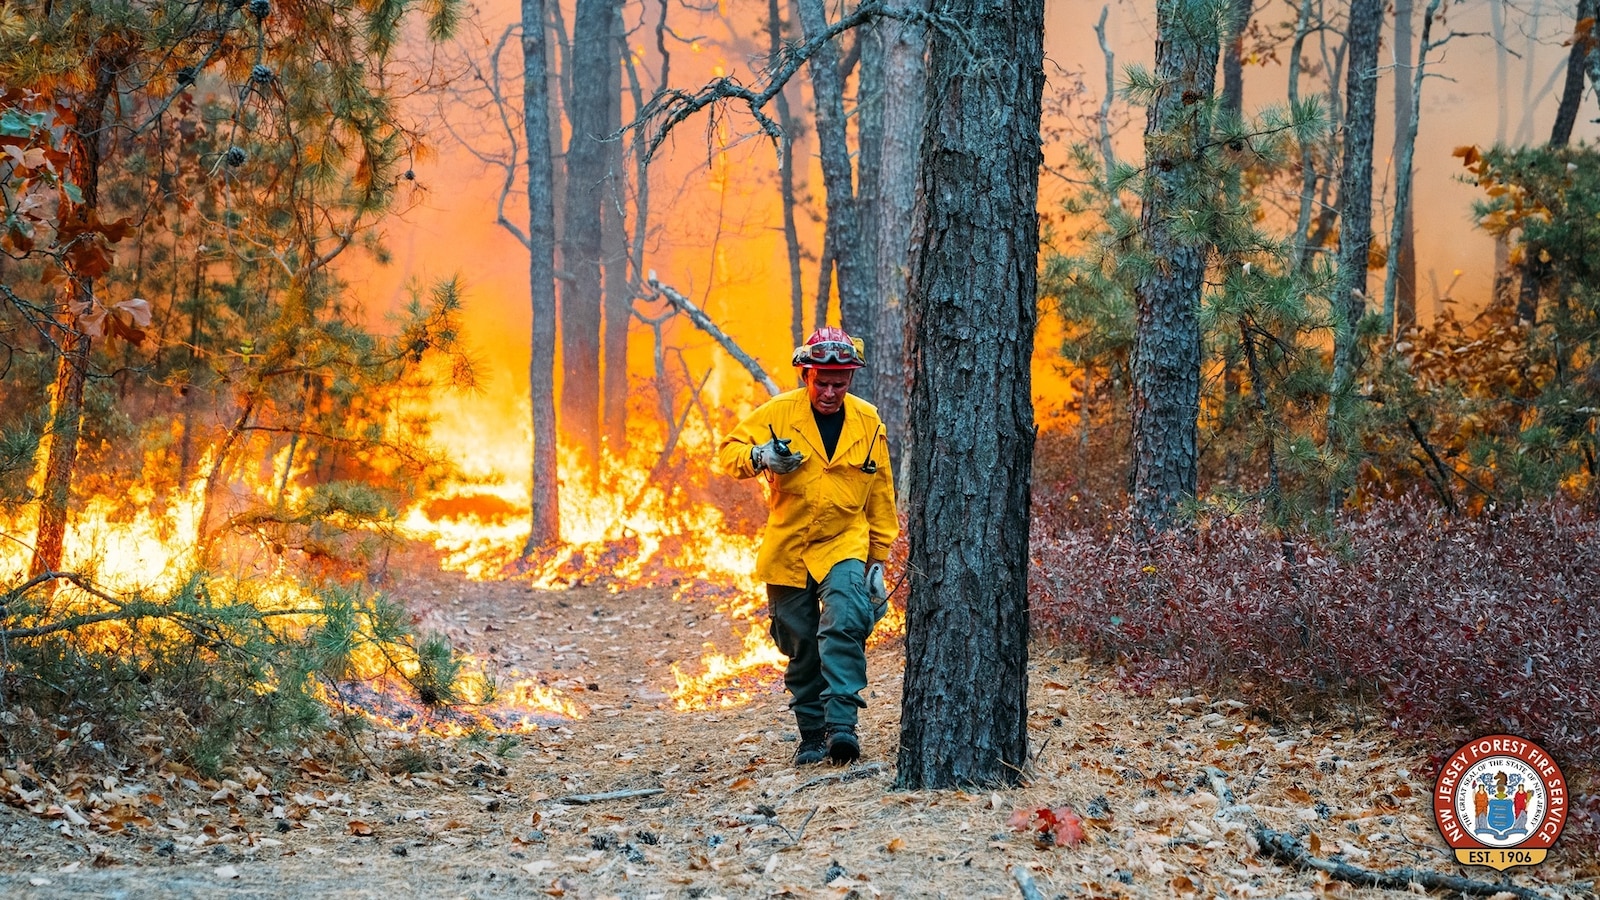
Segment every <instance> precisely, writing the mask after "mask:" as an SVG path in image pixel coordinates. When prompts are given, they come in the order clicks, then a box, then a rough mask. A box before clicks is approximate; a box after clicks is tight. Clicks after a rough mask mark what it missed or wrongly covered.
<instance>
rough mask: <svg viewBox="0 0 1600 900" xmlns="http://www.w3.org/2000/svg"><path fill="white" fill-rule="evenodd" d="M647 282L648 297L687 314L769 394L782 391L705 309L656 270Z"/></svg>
mask: <svg viewBox="0 0 1600 900" xmlns="http://www.w3.org/2000/svg"><path fill="white" fill-rule="evenodd" d="M647 283H648V284H649V286H650V291H651V293H650V294H649V295H648V297H647V299H650V300H665V301H667V303H669V304H670V305H671V306H672V308H673V309H676V310H678V311H679V312H682V313H684V314H686V315H687V316H688V317H689V321H691V322H693V323H694V326H695V327H696V328H698V329H700V330H701V331H704V332H705V333H706V334H709V335H711V339H712V340H714V341H716V342H717V343H718V344H720V345H721V346H722V349H724V350H726V351H728V355H729V356H731V357H733V358H734V359H735V360H737V361H738V363H739V365H741V366H744V368H745V371H747V372H749V373H750V377H751V378H754V379H755V380H756V382H757V383H758V384H760V385H761V386H762V387H764V388H766V389H767V393H768V394H771V395H772V396H774V397H776V396H777V395H778V394H779V393H781V392H780V391H779V390H778V383H777V382H775V381H773V380H772V376H771V375H768V374H767V371H766V370H765V369H763V368H761V364H760V363H758V362H756V361H755V358H754V357H752V356H751V355H750V354H748V353H746V352H744V350H742V349H740V347H739V345H738V344H736V343H734V341H733V338H731V337H728V334H727V332H725V331H723V330H722V329H721V328H718V327H717V323H715V322H713V321H711V317H710V316H708V315H706V314H705V310H702V309H701V308H700V307H698V306H696V305H695V304H694V301H693V300H690V299H689V298H688V297H685V296H684V295H683V294H681V293H679V292H678V291H676V290H674V289H673V288H671V287H669V286H668V285H665V284H662V283H661V282H660V281H659V280H658V279H657V278H656V273H655V271H654V270H652V271H651V272H650V280H649V282H647Z"/></svg>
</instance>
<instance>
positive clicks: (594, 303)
mask: <svg viewBox="0 0 1600 900" xmlns="http://www.w3.org/2000/svg"><path fill="white" fill-rule="evenodd" d="M614 3H615V0H578V4H577V12H576V14H575V15H574V17H573V23H572V57H571V61H572V68H573V73H574V77H573V79H572V106H571V107H570V108H569V109H568V110H567V121H568V122H569V123H570V124H571V126H572V134H571V137H570V140H569V142H568V144H567V157H566V170H567V184H566V188H567V195H566V202H565V204H564V218H563V219H562V230H563V235H562V241H561V267H562V269H563V270H564V271H565V273H566V275H567V279H564V280H563V282H562V285H561V288H562V290H561V428H562V430H563V431H565V432H566V435H567V438H568V439H569V440H571V441H573V442H575V443H576V444H577V446H578V447H579V448H580V449H581V450H582V451H583V454H584V458H585V459H587V460H589V461H591V462H593V461H595V460H597V459H598V455H599V450H600V386H601V384H602V382H601V378H600V309H601V302H602V294H601V259H602V257H603V255H604V253H605V248H604V243H603V240H602V228H601V225H600V207H601V204H602V203H604V202H605V195H606V191H605V180H606V148H607V144H606V142H605V137H606V125H607V123H608V122H609V121H610V120H611V104H613V103H615V102H617V101H616V98H614V97H611V96H609V94H608V91H609V84H610V82H609V79H608V78H607V77H606V74H605V73H606V72H608V71H609V70H610V68H611V67H612V65H613V64H615V63H616V59H615V56H616V51H615V45H614V44H613V43H612V41H611V17H612V15H613V12H614V9H613V6H614ZM577 73H583V74H582V77H578V76H577Z"/></svg>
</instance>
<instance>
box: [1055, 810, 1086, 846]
mask: <svg viewBox="0 0 1600 900" xmlns="http://www.w3.org/2000/svg"><path fill="white" fill-rule="evenodd" d="M1050 813H1051V818H1052V819H1054V820H1055V821H1054V823H1053V824H1052V825H1051V826H1050V833H1051V835H1052V836H1053V837H1054V838H1055V842H1056V846H1057V847H1075V846H1077V845H1078V844H1081V843H1083V839H1084V838H1085V837H1087V835H1085V834H1084V832H1083V818H1082V817H1081V816H1079V815H1078V813H1077V811H1076V810H1074V809H1073V808H1072V807H1070V806H1062V807H1059V808H1057V809H1053V810H1051V811H1050Z"/></svg>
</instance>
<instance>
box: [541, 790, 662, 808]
mask: <svg viewBox="0 0 1600 900" xmlns="http://www.w3.org/2000/svg"><path fill="white" fill-rule="evenodd" d="M666 792H667V789H666V788H635V789H634V790H631V791H607V792H605V793H603V794H569V795H567V796H565V797H557V798H556V802H557V803H570V804H572V805H574V806H587V805H588V804H590V803H604V802H605V801H607V800H631V799H633V798H634V797H654V796H655V795H656V794H665V793H666Z"/></svg>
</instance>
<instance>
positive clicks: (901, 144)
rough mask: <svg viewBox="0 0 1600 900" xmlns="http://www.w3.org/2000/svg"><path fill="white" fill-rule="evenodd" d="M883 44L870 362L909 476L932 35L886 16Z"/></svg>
mask: <svg viewBox="0 0 1600 900" xmlns="http://www.w3.org/2000/svg"><path fill="white" fill-rule="evenodd" d="M901 5H902V6H905V7H909V8H913V9H927V8H928V2H927V0H909V2H906V3H902V4H901ZM878 24H879V26H880V27H881V29H882V30H881V31H880V32H879V34H880V36H881V38H882V45H883V101H882V120H883V125H882V137H881V139H880V142H879V147H880V150H879V152H880V155H881V158H882V159H883V160H885V161H889V164H888V165H883V166H880V167H879V173H878V187H877V192H876V196H875V197H874V198H873V202H874V205H875V206H876V214H875V216H874V218H875V219H876V225H875V228H874V231H875V235H874V236H872V237H869V238H868V239H869V240H875V241H876V243H877V251H876V253H875V254H874V262H873V270H874V271H873V274H874V281H873V290H872V292H873V295H874V299H875V300H876V302H875V303H874V304H873V310H874V315H875V319H874V323H873V329H872V333H873V335H874V336H875V337H876V339H877V340H876V346H875V347H872V346H869V347H868V348H867V367H868V368H869V369H870V370H871V371H872V382H873V386H874V389H875V391H876V396H875V397H874V398H873V402H874V403H876V404H877V406H878V415H879V416H880V417H882V419H883V425H884V428H885V429H886V430H887V431H888V433H889V453H890V459H891V462H892V463H893V465H894V469H895V471H896V472H897V473H898V472H905V473H907V474H909V472H910V470H909V469H907V468H905V465H904V464H905V456H904V450H905V449H906V445H905V442H906V437H907V435H908V433H909V431H908V427H907V426H908V424H909V423H908V421H907V416H908V406H907V402H906V401H907V398H908V397H909V396H910V393H911V360H910V358H909V357H908V356H907V354H906V290H907V286H908V283H909V279H910V275H911V270H910V267H909V264H910V257H911V249H912V248H911V240H912V235H913V234H915V233H917V231H918V230H919V227H920V226H919V223H918V220H917V219H918V216H919V215H921V212H922V211H921V209H920V208H919V207H918V206H917V170H916V168H915V167H914V166H912V165H909V164H908V161H909V160H915V159H917V158H918V157H919V155H920V151H921V147H922V119H923V112H924V111H925V109H926V108H927V99H926V94H927V80H928V63H927V49H928V37H927V31H926V29H925V28H924V27H923V26H921V25H918V24H913V23H908V22H902V21H900V20H898V19H880V20H878Z"/></svg>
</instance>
